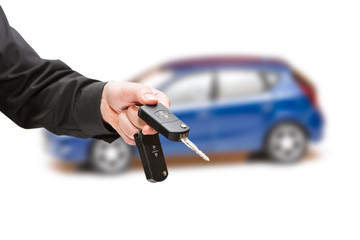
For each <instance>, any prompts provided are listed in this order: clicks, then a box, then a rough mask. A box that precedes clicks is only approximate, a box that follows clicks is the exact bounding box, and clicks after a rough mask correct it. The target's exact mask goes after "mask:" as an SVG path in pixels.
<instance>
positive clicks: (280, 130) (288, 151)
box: [265, 122, 309, 164]
mask: <svg viewBox="0 0 360 240" xmlns="http://www.w3.org/2000/svg"><path fill="white" fill-rule="evenodd" d="M308 142H309V139H308V136H307V134H306V132H305V131H304V129H303V128H302V127H301V126H300V125H298V124H296V123H292V122H284V123H280V124H278V125H276V126H275V127H274V128H272V129H271V130H270V132H269V134H268V136H267V138H266V143H265V153H266V156H267V157H268V158H270V159H271V160H273V161H275V162H278V163H285V164H288V163H295V162H297V161H298V160H300V159H301V158H302V157H303V156H304V154H305V153H306V151H307V148H308Z"/></svg>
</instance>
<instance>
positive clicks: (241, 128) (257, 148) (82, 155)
mask: <svg viewBox="0 0 360 240" xmlns="http://www.w3.org/2000/svg"><path fill="white" fill-rule="evenodd" d="M133 81H134V82H142V83H144V84H147V85H150V86H151V87H155V88H157V89H159V90H161V91H163V92H164V93H165V94H167V95H168V96H169V98H170V100H171V103H172V105H171V110H172V112H173V113H174V114H175V115H177V116H178V117H179V118H180V119H181V120H182V121H184V122H185V123H187V124H188V125H189V126H190V128H191V129H190V134H189V138H190V139H191V140H192V141H193V142H194V143H195V144H196V145H197V146H198V147H199V148H200V149H201V150H202V151H204V152H206V153H221V152H237V151H248V152H254V153H257V152H262V153H265V154H266V156H267V157H268V158H269V159H272V160H274V161H277V162H281V163H292V162H295V161H297V160H299V159H300V158H301V157H302V156H303V155H304V153H305V152H306V150H307V148H308V144H309V142H317V141H319V140H320V139H321V136H322V131H323V118H322V114H321V111H320V108H319V105H318V102H317V98H316V92H315V89H314V87H313V86H312V84H311V83H310V82H309V81H308V80H307V79H306V78H305V77H304V76H303V75H301V74H300V73H299V72H298V71H296V70H294V69H293V68H292V67H290V66H289V65H288V64H287V63H285V62H284V61H282V60H279V59H275V58H258V57H235V56H231V57H212V58H192V59H187V60H180V61H174V62H170V63H167V64H164V65H162V66H160V67H157V68H155V69H152V70H150V71H148V72H146V73H145V74H143V75H141V76H139V77H138V78H136V79H134V80H133ZM47 135H48V138H49V146H50V147H51V152H52V153H53V154H54V155H55V157H56V158H58V159H62V160H64V161H71V162H77V163H85V162H88V163H90V164H91V165H92V166H93V167H95V168H96V169H98V170H100V171H102V172H119V171H122V170H124V169H126V168H127V167H128V166H129V164H130V162H131V160H132V159H133V156H134V155H135V154H137V151H136V150H135V148H134V147H132V146H128V145H127V144H126V143H125V142H124V141H123V140H122V139H121V138H119V139H118V140H116V141H115V142H113V143H112V144H108V143H106V142H104V141H100V140H94V139H79V138H74V137H66V136H55V135H53V134H51V133H48V134H47ZM161 142H162V146H163V150H164V153H165V155H166V156H170V155H183V156H184V157H185V156H186V155H187V154H193V152H192V151H191V150H190V149H188V148H187V147H186V146H184V145H183V144H180V143H177V142H171V141H168V140H166V139H165V138H163V137H161Z"/></svg>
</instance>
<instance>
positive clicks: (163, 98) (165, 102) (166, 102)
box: [155, 89, 170, 108]
mask: <svg viewBox="0 0 360 240" xmlns="http://www.w3.org/2000/svg"><path fill="white" fill-rule="evenodd" d="M155 95H156V96H157V97H158V101H159V102H160V103H162V104H163V105H164V106H165V107H167V108H170V100H169V98H168V96H166V95H165V93H163V92H161V91H159V90H157V89H155Z"/></svg>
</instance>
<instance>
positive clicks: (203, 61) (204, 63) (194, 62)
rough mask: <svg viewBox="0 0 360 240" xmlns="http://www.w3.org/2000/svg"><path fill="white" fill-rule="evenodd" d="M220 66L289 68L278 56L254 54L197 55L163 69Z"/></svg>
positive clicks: (177, 61)
mask: <svg viewBox="0 0 360 240" xmlns="http://www.w3.org/2000/svg"><path fill="white" fill-rule="evenodd" d="M222 66H244V67H246V66H249V67H269V68H289V65H288V64H287V63H286V62H285V61H283V60H281V59H279V58H269V57H256V56H215V57H197V58H188V59H181V60H176V61H171V62H168V63H166V64H164V65H163V67H164V68H165V69H167V70H174V71H181V70H187V69H201V68H212V67H222Z"/></svg>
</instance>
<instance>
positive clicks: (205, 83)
mask: <svg viewBox="0 0 360 240" xmlns="http://www.w3.org/2000/svg"><path fill="white" fill-rule="evenodd" d="M211 82H212V74H211V73H210V72H201V73H194V74H191V75H186V76H184V77H181V78H179V79H176V80H175V82H173V83H172V84H170V85H169V86H168V87H167V88H165V89H164V90H163V91H164V93H165V94H166V95H167V96H168V97H169V99H170V101H171V105H172V106H174V105H186V104H196V103H204V102H207V101H208V100H209V97H210V89H211Z"/></svg>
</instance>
